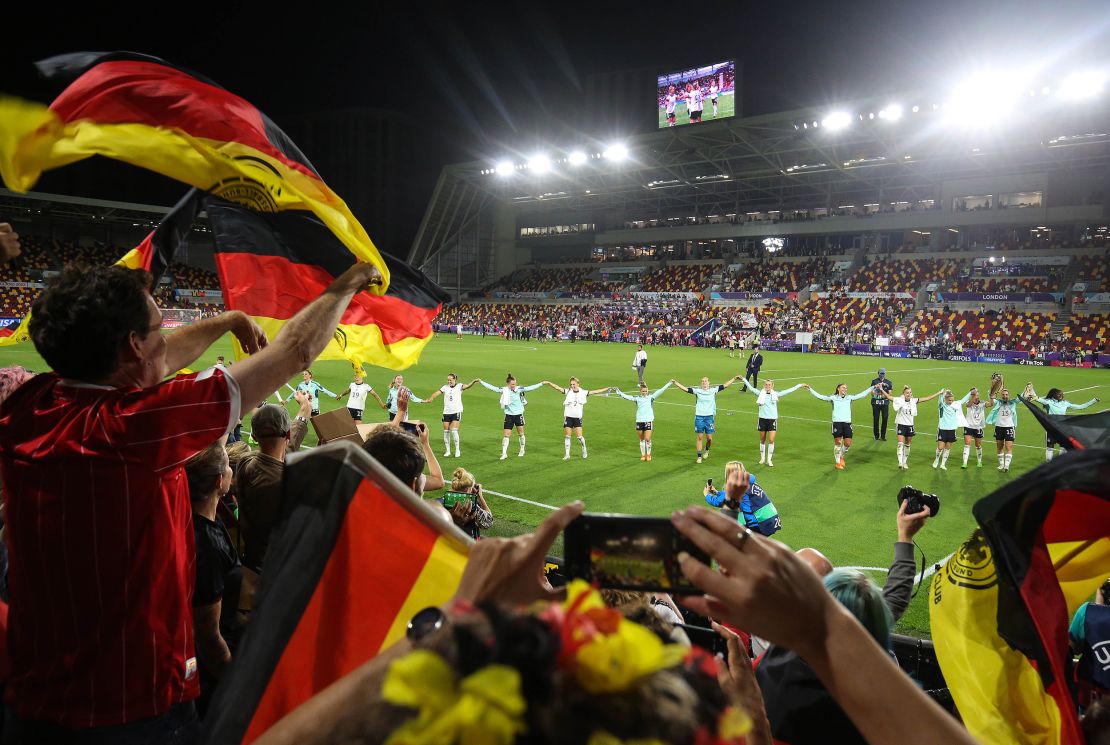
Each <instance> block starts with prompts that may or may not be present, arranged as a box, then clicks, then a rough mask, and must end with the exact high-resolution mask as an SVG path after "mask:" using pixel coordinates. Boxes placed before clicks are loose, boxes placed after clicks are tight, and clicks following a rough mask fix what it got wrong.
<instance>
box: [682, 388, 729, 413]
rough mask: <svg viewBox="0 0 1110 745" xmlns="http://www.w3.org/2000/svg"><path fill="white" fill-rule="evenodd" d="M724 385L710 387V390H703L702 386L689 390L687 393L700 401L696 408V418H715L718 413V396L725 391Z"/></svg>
mask: <svg viewBox="0 0 1110 745" xmlns="http://www.w3.org/2000/svg"><path fill="white" fill-rule="evenodd" d="M724 389H725V387H724V386H723V385H714V386H710V387H709V390H707V391H705V390H702V388H701V386H696V387H694V388H687V389H686V392H687V393H690V394H692V395H693V396H694V397H696V398H697V399H698V402H697V404H696V405H695V406H694V416H714V415H715V414H716V413H717V394H718V393H720V392H721V391H723V390H724Z"/></svg>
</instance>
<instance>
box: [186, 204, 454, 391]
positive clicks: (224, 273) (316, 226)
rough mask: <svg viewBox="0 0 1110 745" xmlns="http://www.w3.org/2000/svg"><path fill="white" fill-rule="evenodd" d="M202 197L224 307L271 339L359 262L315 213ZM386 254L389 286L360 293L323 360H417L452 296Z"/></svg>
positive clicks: (391, 363)
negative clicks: (383, 291) (268, 209)
mask: <svg viewBox="0 0 1110 745" xmlns="http://www.w3.org/2000/svg"><path fill="white" fill-rule="evenodd" d="M205 202H206V207H205V211H206V213H207V215H208V221H209V223H210V224H211V226H212V232H213V241H214V243H215V247H216V270H217V272H218V273H219V276H220V286H221V287H222V288H223V292H224V304H225V306H226V307H228V308H229V309H232V310H241V311H243V312H244V313H246V314H247V315H249V316H251V317H252V318H254V319H255V321H257V322H258V324H259V325H260V326H261V327H262V328H263V329H264V330H265V331H266V335H267V336H268V337H269V338H271V339H272V338H274V336H275V335H276V334H277V333H278V331H280V330H281V327H282V326H283V325H284V324H285V322H286V321H287V320H289V319H290V318H292V317H293V315H294V314H295V313H296V312H297V311H299V310H300V309H301V308H303V307H305V306H306V305H307V304H309V303H310V302H312V301H313V300H314V299H316V298H317V297H319V296H320V294H321V293H322V292H323V291H324V289H325V288H327V286H328V285H329V284H331V281H332V280H333V279H334V278H335V277H338V276H339V275H340V274H342V273H343V272H344V271H346V270H347V269H348V268H349V267H350V266H351V265H352V264H353V263H354V261H355V258H354V256H352V255H351V253H350V252H349V251H347V250H346V249H345V248H344V247H343V244H341V243H340V242H339V241H338V240H337V239H336V238H335V236H334V235H333V234H332V233H331V232H330V231H329V230H328V229H327V227H326V226H325V225H324V224H323V223H322V222H321V221H320V220H319V219H317V218H316V217H315V216H314V215H312V214H310V213H307V212H303V211H285V212H275V213H261V212H254V211H252V210H249V209H245V208H243V207H241V206H239V205H238V204H233V203H231V202H228V201H225V200H222V199H217V198H211V197H210V198H208V199H206V200H205ZM383 258H384V260H385V262H386V265H387V266H388V267H389V269H390V273H391V274H392V276H393V282H392V283H391V284H390V286H389V290H388V291H387V292H386V294H385V295H372V294H370V293H369V292H360V293H359V294H358V295H355V297H354V299H353V300H352V301H351V304H350V305H349V306H348V307H347V310H346V311H345V312H344V313H343V317H342V318H341V319H340V325H339V327H338V328H337V329H336V330H335V334H334V335H333V337H332V341H331V343H329V344H328V346H327V347H326V348H325V349H324V352H323V353H322V354H321V355H320V357H319V359H344V360H349V361H350V362H351V363H352V365H353V366H354V367H355V369H359V368H360V367H361V365H362V364H363V363H369V364H372V365H378V366H380V367H388V368H392V369H395V370H403V369H404V368H406V367H408V366H409V365H411V364H413V363H414V362H416V361H417V359H418V358H419V357H420V352H421V350H423V348H424V346H425V345H426V344H427V343H428V341H429V340H430V339H431V338H432V320H433V319H434V318H435V317H436V315H437V314H438V313H439V309H440V307H441V306H442V304H443V302H444V301H445V300H447V299H449V297H450V296H449V295H447V293H446V292H444V291H443V290H442V289H441V288H440V287H439V286H438V285H437V284H435V283H434V282H432V281H431V280H430V279H428V277H426V276H425V275H424V274H423V273H422V272H420V271H418V270H417V269H414V268H413V267H411V266H409V265H408V264H406V263H405V262H403V261H401V260H400V259H398V258H396V257H393V256H390V255H389V254H383ZM236 353H237V354H238V355H241V354H242V352H241V350H239V349H237V350H236Z"/></svg>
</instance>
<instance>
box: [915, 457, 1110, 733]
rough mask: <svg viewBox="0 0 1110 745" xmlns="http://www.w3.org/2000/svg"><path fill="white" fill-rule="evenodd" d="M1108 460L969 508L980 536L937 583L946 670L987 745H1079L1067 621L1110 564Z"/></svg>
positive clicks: (1072, 461) (937, 630) (1031, 478)
mask: <svg viewBox="0 0 1110 745" xmlns="http://www.w3.org/2000/svg"><path fill="white" fill-rule="evenodd" d="M1107 484H1110V451H1108V450H1088V451H1083V452H1076V453H1069V454H1068V455H1066V456H1064V457H1061V458H1057V459H1055V460H1053V461H1051V462H1049V463H1045V464H1044V465H1042V466H1041V467H1039V468H1037V469H1035V470H1034V471H1032V472H1030V473H1028V474H1025V475H1024V476H1022V477H1021V479H1020V480H1019V481H1016V482H1013V483H1010V484H1007V485H1006V486H1004V487H1002V488H1001V489H999V490H998V491H996V492H994V493H993V494H991V495H989V496H987V497H984V498H983V499H981V500H979V502H977V503H976V504H975V506H974V508H973V510H972V512H973V513H974V515H975V519H976V521H977V522H978V523H979V525H980V529H978V530H976V531H975V533H974V534H972V536H971V538H970V539H969V540H968V541H967V542H966V543H965V544H964V545H963V546H961V547H960V549H959V550H957V551H956V552H955V553H954V554H953V555H952V558H951V559H950V560H949V561H948V563H947V565H946V566H945V567H944V569H943V570H941V571H939V572H937V573H936V575H935V576H934V579H933V582H932V585H931V592H930V597H929V607H930V613H929V617H930V621H931V626H932V634H933V642H934V646H935V648H936V654H937V660H938V661H939V662H940V667H941V671H942V672H943V673H944V678H945V680H946V681H947V683H948V686H949V689H950V690H951V692H952V698H953V699H954V700H955V702H956V706H957V707H958V708H959V711H960V715H961V716H962V717H963V720H964V723H965V724H966V725H967V728H968V731H969V732H971V734H972V735H974V736H975V737H976V739H978V740H979V741H980V742H984V743H1016V742H1020V743H1037V744H1043V745H1056V744H1061V745H1082V742H1083V736H1082V733H1081V732H1080V728H1079V721H1078V717H1077V716H1076V709H1075V704H1074V703H1073V701H1072V698H1071V696H1070V694H1069V692H1068V686H1067V673H1066V664H1067V662H1068V659H1069V650H1068V635H1067V630H1068V622H1069V620H1070V619H1071V616H1072V615H1073V614H1074V613H1075V611H1076V610H1077V609H1078V607H1079V605H1080V604H1082V602H1083V601H1084V600H1087V599H1088V598H1089V597H1090V596H1091V595H1092V594H1093V593H1094V591H1095V589H1096V588H1097V587H1098V586H1099V585H1100V584H1101V583H1102V582H1104V581H1105V580H1106V576H1107V572H1108V569H1107V568H1108V567H1110V490H1108V489H1107Z"/></svg>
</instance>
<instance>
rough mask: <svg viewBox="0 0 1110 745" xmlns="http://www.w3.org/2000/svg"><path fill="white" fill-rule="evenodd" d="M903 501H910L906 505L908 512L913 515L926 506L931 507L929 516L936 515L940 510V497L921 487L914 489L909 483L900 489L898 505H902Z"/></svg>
mask: <svg viewBox="0 0 1110 745" xmlns="http://www.w3.org/2000/svg"><path fill="white" fill-rule="evenodd" d="M902 502H908V504H907V505H906V514H907V515H913V514H916V513H918V512H921V510H923V509H925V508H926V507H928V508H929V517H936V516H937V513H938V512H940V497H938V496H937V495H936V494H926V493H925V492H923V491H921V490H920V489H914V488H913V487H912V486H909V485H908V484H907V485H906V486H903V487H902V488H901V489H900V490H899V491H898V506H899V507H901V506H902Z"/></svg>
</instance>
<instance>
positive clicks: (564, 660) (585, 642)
mask: <svg viewBox="0 0 1110 745" xmlns="http://www.w3.org/2000/svg"><path fill="white" fill-rule="evenodd" d="M541 618H542V619H543V620H545V621H547V622H548V623H549V624H551V626H552V627H553V628H554V629H555V630H556V631H557V632H558V633H559V637H560V640H561V643H562V646H561V650H560V653H559V661H558V665H559V667H560V668H562V669H564V670H569V671H571V672H572V673H573V674H574V676H575V679H576V680H577V681H578V684H579V685H581V686H582V688H583V689H585V690H586V691H587V692H588V693H595V694H600V693H615V692H618V691H624V690H627V689H628V688H629V686H631V685H632V684H633V683H635V682H636V681H637V680H639V679H640V678H643V677H645V676H647V675H651V674H652V673H655V672H657V671H659V670H665V669H667V668H669V667H674V666H675V665H677V664H679V663H680V662H682V660H683V658H684V657H685V655H686V649H685V648H684V647H681V646H679V645H677V644H665V643H663V641H662V640H661V639H660V638H659V637H658V636H656V635H655V634H654V633H653V632H651V631H649V630H648V629H646V628H644V627H643V626H640V625H639V624H637V623H633V622H632V621H629V620H627V619H626V618H625V617H624V616H622V615H621V613H620V612H619V611H616V610H614V609H612V608H609V607H608V606H606V605H605V601H603V600H602V599H601V595H600V594H598V592H597V591H596V590H594V589H593V588H591V587H590V586H589V585H588V584H586V583H585V582H583V581H582V580H575V581H573V582H571V583H570V584H569V585H568V586H567V600H566V602H565V603H563V604H562V605H561V606H560V605H551V606H549V607H548V608H547V610H546V611H545V612H544V613H543V614H542V615H541Z"/></svg>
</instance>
